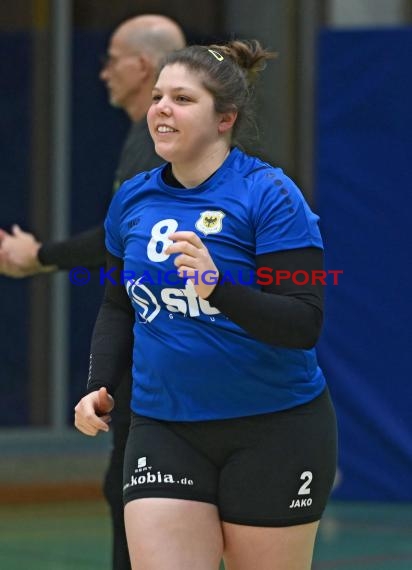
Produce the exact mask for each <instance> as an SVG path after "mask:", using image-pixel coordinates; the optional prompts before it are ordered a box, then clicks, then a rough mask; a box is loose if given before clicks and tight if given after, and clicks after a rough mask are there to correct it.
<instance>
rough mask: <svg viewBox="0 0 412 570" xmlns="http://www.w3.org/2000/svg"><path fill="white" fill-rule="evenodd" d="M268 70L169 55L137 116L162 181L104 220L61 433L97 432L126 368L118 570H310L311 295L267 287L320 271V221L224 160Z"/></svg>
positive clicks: (314, 488) (241, 50) (318, 481)
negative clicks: (123, 562) (122, 568)
mask: <svg viewBox="0 0 412 570" xmlns="http://www.w3.org/2000/svg"><path fill="white" fill-rule="evenodd" d="M270 55H271V54H269V53H268V52H266V51H265V50H263V49H262V48H261V46H260V45H259V43H258V42H240V41H233V42H230V43H229V44H228V45H226V46H210V47H204V46H192V47H189V48H186V49H184V50H181V51H178V52H175V53H173V54H171V55H169V56H168V57H167V58H166V60H165V61H164V63H163V66H162V68H161V71H160V73H159V76H158V79H157V82H156V85H155V87H154V90H153V102H152V105H151V107H150V109H149V112H148V123H149V129H150V133H151V136H152V137H153V140H154V142H155V146H156V152H157V153H158V154H159V155H160V156H161V157H162V158H164V159H165V160H166V161H167V164H166V165H163V166H161V167H159V168H157V169H155V170H152V171H150V172H148V173H145V174H140V175H138V176H136V177H135V178H133V179H131V180H130V181H128V182H126V183H124V185H123V186H122V187H121V188H120V190H119V191H118V193H117V194H116V196H115V197H114V199H113V202H112V204H111V207H110V210H109V213H108V216H107V220H106V246H107V249H108V252H109V254H108V257H109V270H108V273H107V286H106V294H105V299H104V302H103V305H102V307H101V310H100V313H99V316H98V319H97V322H96V326H95V330H94V334H93V339H92V350H91V360H90V375H89V384H88V392H89V393H88V394H87V395H86V396H85V397H84V398H83V399H82V400H81V401H80V402H79V404H78V405H77V407H76V420H75V422H76V426H77V427H78V429H79V430H81V431H82V432H84V433H86V434H88V435H95V434H96V433H97V432H98V431H99V430H107V429H108V426H107V423H108V421H109V412H110V409H111V407H112V405H113V402H112V398H111V396H110V394H112V393H113V391H114V389H115V387H116V383H117V381H118V378H121V372H122V370H123V369H124V368H126V367H127V366H130V365H132V367H133V379H134V381H133V392H132V402H131V407H132V412H133V417H132V424H131V428H130V433H129V439H128V444H127V450H126V458H125V471H124V501H125V505H126V506H125V521H126V530H127V537H128V544H129V551H130V556H131V560H132V566H133V568H134V569H137V568H144V569H145V570H147V569H153V570H155V569H156V570H157V569H158V568H162V569H163V570H166V569H168V570H189V569H193V568H196V569H198V570H217V568H218V567H219V562H220V560H221V557H222V556H223V557H224V559H225V566H226V569H227V570H251V569H255V568H256V569H259V570H269V569H270V570H273V569H274V568H276V569H279V570H308V569H309V568H310V565H311V559H312V553H313V545H314V540H315V535H316V531H317V528H318V522H319V519H320V518H321V515H322V512H323V510H324V508H325V504H326V502H327V499H328V496H329V493H330V490H331V486H332V483H333V479H334V473H335V463H336V425H335V415H334V411H333V407H332V404H331V402H330V399H329V394H328V391H327V388H326V383H325V378H324V376H323V374H322V371H321V370H320V369H319V367H318V365H317V361H316V355H315V350H314V345H315V343H316V340H317V338H318V335H319V331H320V327H321V321H322V291H321V290H320V289H321V286H320V285H318V284H316V283H315V284H312V280H309V281H308V283H307V284H305V285H298V284H296V283H294V282H293V281H291V280H287V279H282V280H277V279H270V276H271V275H272V276H274V275H277V273H276V272H277V271H279V270H282V271H285V272H287V271H289V272H291V273H293V272H294V271H297V270H301V271H305V272H308V273H310V272H311V271H313V270H319V269H321V268H322V241H321V237H320V234H319V230H318V225H317V220H318V218H317V217H316V216H315V215H314V214H313V213H312V212H311V211H310V209H309V207H308V206H307V204H306V203H305V201H304V199H303V197H302V195H301V193H300V192H299V190H298V189H297V188H296V186H295V185H294V183H293V182H292V181H291V180H290V179H289V178H288V177H287V176H286V175H285V174H284V173H283V172H282V170H280V169H279V168H274V167H272V166H271V165H269V164H267V163H264V162H262V161H261V160H259V159H257V158H254V157H251V156H248V155H247V154H245V153H244V152H242V150H240V148H239V147H237V146H236V136H237V134H238V130H239V128H240V127H241V124H242V122H243V121H244V120H245V119H247V117H248V115H249V105H250V95H251V89H252V87H251V85H252V82H253V79H254V77H255V76H256V74H257V73H258V72H259V71H260V70H261V69H262V68H263V67H264V64H265V62H266V60H267V59H268V58H269V57H270ZM259 268H264V274H265V275H266V278H265V279H264V280H263V282H262V280H261V279H259V278H258V275H262V273H260V270H259ZM256 270H257V275H256V276H255V279H254V281H253V282H245V281H244V280H242V282H240V281H241V280H240V279H239V276H240V275H243V274H250V273H251V272H252V273H253V272H254V271H256ZM285 274H286V273H285ZM268 276H269V277H268ZM122 283H124V284H125V287H123V286H120V285H121V284H122ZM132 331H133V333H134V334H132ZM132 347H133V349H132ZM132 353H133V357H132V359H131V354H132ZM131 361H132V362H131Z"/></svg>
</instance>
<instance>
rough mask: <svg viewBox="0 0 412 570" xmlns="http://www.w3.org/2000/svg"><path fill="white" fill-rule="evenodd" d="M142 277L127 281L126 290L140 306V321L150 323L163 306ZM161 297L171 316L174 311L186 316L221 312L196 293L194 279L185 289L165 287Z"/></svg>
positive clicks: (170, 316) (171, 316)
mask: <svg viewBox="0 0 412 570" xmlns="http://www.w3.org/2000/svg"><path fill="white" fill-rule="evenodd" d="M141 279H142V278H140V279H132V280H130V281H128V282H127V283H126V291H127V294H128V295H129V297H130V299H131V300H132V301H133V303H135V304H136V305H137V306H138V307H139V311H138V313H137V315H138V319H139V322H140V323H143V324H146V323H150V322H152V321H153V319H155V318H156V317H157V315H158V314H159V312H160V309H161V308H162V307H161V305H160V303H159V301H158V300H157V298H156V296H155V295H154V294H153V292H152V291H151V290H150V289H149V288H148V287H146V285H144V284H143V283H141V282H140V281H141ZM160 297H161V300H162V301H163V303H164V304H165V305H166V310H167V311H169V313H170V315H169V318H171V319H172V318H173V313H180V314H183V315H184V316H185V317H188V316H189V317H199V316H200V315H201V314H203V315H210V318H211V320H214V318H213V315H217V314H219V313H220V311H219V310H218V309H215V308H214V307H211V306H210V304H209V302H208V301H206V300H205V299H202V298H201V297H199V296H198V294H197V293H196V290H195V288H194V286H193V283H192V281H190V280H188V281H187V282H186V285H185V288H184V289H178V288H177V287H165V288H163V289H162V290H161V292H160Z"/></svg>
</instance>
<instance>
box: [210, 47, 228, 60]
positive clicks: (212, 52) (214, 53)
mask: <svg viewBox="0 0 412 570" xmlns="http://www.w3.org/2000/svg"><path fill="white" fill-rule="evenodd" d="M207 51H209V52H210V53H211V54H212V55H213V57H215V58H216V59H217V61H223V60H224V59H225V58H224V57H223V55H221V54H220V53H219V52H218V51H215V50H214V49H208V50H207Z"/></svg>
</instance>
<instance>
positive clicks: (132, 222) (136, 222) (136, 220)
mask: <svg viewBox="0 0 412 570" xmlns="http://www.w3.org/2000/svg"><path fill="white" fill-rule="evenodd" d="M139 222H140V218H135V219H134V220H130V222H127V227H128V228H129V230H130V229H131V228H134V227H135V226H137V224H138V223H139Z"/></svg>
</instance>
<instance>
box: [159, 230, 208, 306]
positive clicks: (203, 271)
mask: <svg viewBox="0 0 412 570" xmlns="http://www.w3.org/2000/svg"><path fill="white" fill-rule="evenodd" d="M168 237H169V239H170V240H172V241H173V242H174V243H172V244H171V245H169V246H168V247H167V248H166V249H165V253H166V254H168V255H171V254H173V253H177V254H179V255H177V256H176V258H175V260H174V264H175V265H176V267H177V268H178V275H179V277H187V278H188V279H191V281H192V283H193V286H194V288H195V290H196V293H197V294H198V295H199V297H201V298H202V299H207V298H208V297H209V295H211V294H212V291H213V289H214V288H215V287H216V283H217V280H218V278H219V270H218V268H217V267H216V265H215V263H214V261H213V259H212V257H211V255H210V253H209V250H208V249H207V247H206V246H205V245H204V243H203V242H202V240H201V239H200V237H199V236H198V235H197V234H195V233H194V232H175V233H173V234H171V235H170V236H168Z"/></svg>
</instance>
